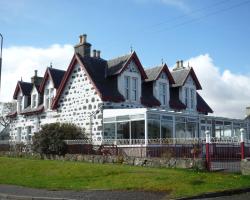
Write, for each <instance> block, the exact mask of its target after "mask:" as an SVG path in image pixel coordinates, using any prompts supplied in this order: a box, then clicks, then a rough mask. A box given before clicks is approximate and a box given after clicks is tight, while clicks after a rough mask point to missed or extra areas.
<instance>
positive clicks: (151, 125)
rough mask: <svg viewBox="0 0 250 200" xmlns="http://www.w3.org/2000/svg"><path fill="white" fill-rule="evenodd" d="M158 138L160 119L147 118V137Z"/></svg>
mask: <svg viewBox="0 0 250 200" xmlns="http://www.w3.org/2000/svg"><path fill="white" fill-rule="evenodd" d="M156 138H160V121H158V120H148V139H156Z"/></svg>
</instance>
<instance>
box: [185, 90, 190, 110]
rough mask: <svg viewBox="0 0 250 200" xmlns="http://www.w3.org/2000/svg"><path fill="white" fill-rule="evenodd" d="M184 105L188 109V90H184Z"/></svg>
mask: <svg viewBox="0 0 250 200" xmlns="http://www.w3.org/2000/svg"><path fill="white" fill-rule="evenodd" d="M185 105H186V106H187V107H189V88H185Z"/></svg>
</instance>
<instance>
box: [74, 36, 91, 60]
mask: <svg viewBox="0 0 250 200" xmlns="http://www.w3.org/2000/svg"><path fill="white" fill-rule="evenodd" d="M75 53H78V54H80V55H81V56H83V57H84V56H90V53H91V44H90V43H88V42H87V35H86V34H83V35H80V36H79V44H77V45H75Z"/></svg>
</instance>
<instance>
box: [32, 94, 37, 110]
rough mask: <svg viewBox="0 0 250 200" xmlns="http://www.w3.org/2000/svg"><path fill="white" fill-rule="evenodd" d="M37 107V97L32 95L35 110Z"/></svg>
mask: <svg viewBox="0 0 250 200" xmlns="http://www.w3.org/2000/svg"><path fill="white" fill-rule="evenodd" d="M36 106H37V95H36V94H33V95H32V108H35V107H36Z"/></svg>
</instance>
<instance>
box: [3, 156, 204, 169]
mask: <svg viewBox="0 0 250 200" xmlns="http://www.w3.org/2000/svg"><path fill="white" fill-rule="evenodd" d="M0 156H8V157H20V158H32V159H40V158H41V157H40V155H39V154H29V153H12V152H0ZM43 159H50V160H62V161H74V162H88V163H100V164H103V163H113V164H124V165H133V166H143V167H158V168H182V169H191V168H193V169H199V170H206V168H205V161H204V160H202V159H191V158H182V159H177V158H170V159H169V158H139V157H132V156H131V157H128V156H122V155H118V156H104V155H82V154H66V155H65V156H64V157H63V156H50V157H43Z"/></svg>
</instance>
